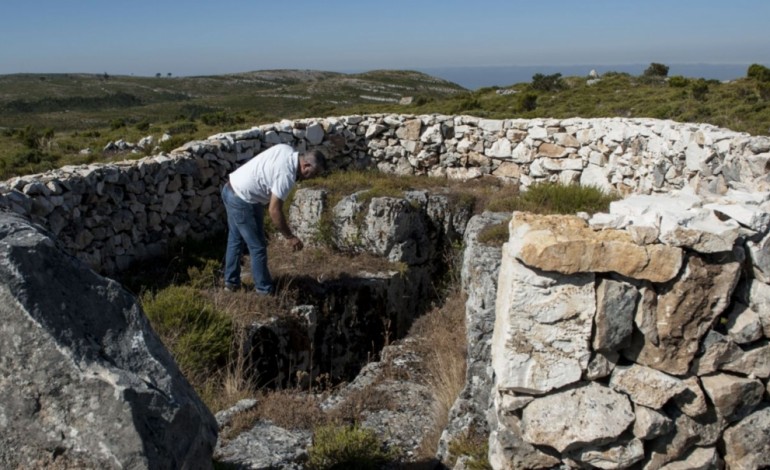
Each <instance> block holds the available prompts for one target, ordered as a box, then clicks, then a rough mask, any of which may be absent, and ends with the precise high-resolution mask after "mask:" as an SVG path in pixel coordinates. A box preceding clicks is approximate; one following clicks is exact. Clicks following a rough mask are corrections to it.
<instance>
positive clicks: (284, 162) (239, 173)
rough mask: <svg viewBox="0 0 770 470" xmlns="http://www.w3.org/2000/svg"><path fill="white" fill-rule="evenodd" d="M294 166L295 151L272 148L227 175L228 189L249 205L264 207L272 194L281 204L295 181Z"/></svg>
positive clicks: (296, 156)
mask: <svg viewBox="0 0 770 470" xmlns="http://www.w3.org/2000/svg"><path fill="white" fill-rule="evenodd" d="M298 166H299V153H298V152H295V151H294V149H293V148H291V146H289V145H286V144H278V145H274V146H272V147H270V148H269V149H267V150H265V151H264V152H262V153H260V154H259V155H256V156H254V158H252V159H251V160H249V161H248V162H246V163H245V164H244V165H243V166H241V167H240V168H238V169H237V170H235V171H234V172H232V173H230V186H232V188H233V192H235V195H236V196H238V197H239V198H241V199H243V200H244V201H246V202H248V203H250V204H255V203H261V204H267V203H269V202H270V195H272V194H275V196H276V197H277V198H278V199H280V200H282V201H285V200H286V197H287V196H288V195H289V192H290V191H291V188H293V187H294V184H295V183H296V181H297V168H298Z"/></svg>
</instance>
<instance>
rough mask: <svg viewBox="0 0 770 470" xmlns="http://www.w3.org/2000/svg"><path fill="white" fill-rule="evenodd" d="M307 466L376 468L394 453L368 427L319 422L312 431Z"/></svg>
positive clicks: (322, 469) (317, 468)
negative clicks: (318, 425)
mask: <svg viewBox="0 0 770 470" xmlns="http://www.w3.org/2000/svg"><path fill="white" fill-rule="evenodd" d="M308 456H309V459H308V462H307V468H309V469H311V470H326V469H351V470H352V469H359V470H366V469H372V470H375V469H379V468H381V467H382V466H383V465H384V464H386V463H388V462H389V461H391V460H393V459H394V458H395V453H394V452H393V451H390V450H386V449H384V448H383V445H382V442H381V441H380V439H379V438H378V437H377V435H376V434H375V433H374V431H372V430H370V429H365V428H361V427H358V426H335V425H327V426H321V427H319V428H317V429H316V430H315V432H314V433H313V445H312V446H311V447H310V450H309V451H308Z"/></svg>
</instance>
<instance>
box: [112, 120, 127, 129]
mask: <svg viewBox="0 0 770 470" xmlns="http://www.w3.org/2000/svg"><path fill="white" fill-rule="evenodd" d="M123 127H126V120H125V119H123V118H116V119H113V120H112V121H110V129H111V130H113V131H114V130H118V129H121V128H123Z"/></svg>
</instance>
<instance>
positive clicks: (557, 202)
mask: <svg viewBox="0 0 770 470" xmlns="http://www.w3.org/2000/svg"><path fill="white" fill-rule="evenodd" d="M616 199H617V198H616V197H615V196H610V195H607V194H605V193H604V192H603V191H602V190H601V189H599V188H595V187H592V186H580V185H578V184H570V185H562V184H552V183H540V184H535V185H532V186H531V187H530V188H529V190H528V191H527V192H525V193H523V194H522V195H521V200H522V202H523V204H524V205H525V206H528V207H533V208H535V211H536V212H540V213H551V214H574V213H576V212H588V213H595V212H606V211H608V210H609V206H610V202H612V201H614V200H616Z"/></svg>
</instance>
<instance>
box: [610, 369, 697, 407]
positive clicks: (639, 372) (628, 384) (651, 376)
mask: <svg viewBox="0 0 770 470" xmlns="http://www.w3.org/2000/svg"><path fill="white" fill-rule="evenodd" d="M610 386H611V387H612V388H613V389H614V390H617V391H619V392H624V393H627V394H628V395H629V397H630V398H631V401H633V402H634V403H636V404H638V405H642V406H647V407H649V408H653V409H656V410H658V409H660V408H662V407H663V405H665V404H666V402H668V401H669V400H670V399H671V398H673V397H674V396H676V395H679V394H680V393H682V392H683V391H684V390H685V389H686V386H685V384H684V383H683V382H682V381H681V380H679V379H677V378H676V377H671V376H670V375H667V374H664V373H663V372H660V371H658V370H655V369H652V368H650V367H645V366H641V365H637V364H634V365H631V366H618V367H615V370H614V371H613V372H612V377H611V378H610Z"/></svg>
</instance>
